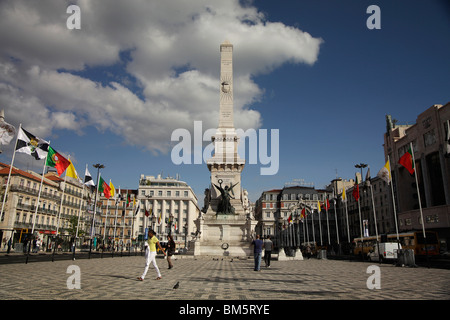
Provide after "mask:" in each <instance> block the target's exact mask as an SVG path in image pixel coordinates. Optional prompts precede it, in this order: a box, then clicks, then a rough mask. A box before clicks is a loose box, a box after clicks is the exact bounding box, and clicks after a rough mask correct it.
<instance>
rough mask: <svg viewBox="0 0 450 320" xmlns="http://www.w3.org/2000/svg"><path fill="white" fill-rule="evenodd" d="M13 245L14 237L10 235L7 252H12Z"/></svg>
mask: <svg viewBox="0 0 450 320" xmlns="http://www.w3.org/2000/svg"><path fill="white" fill-rule="evenodd" d="M11 245H12V237H10V238H9V240H8V250H7V251H6V253H10V252H11Z"/></svg>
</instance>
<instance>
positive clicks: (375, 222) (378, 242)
mask: <svg viewBox="0 0 450 320" xmlns="http://www.w3.org/2000/svg"><path fill="white" fill-rule="evenodd" d="M370 193H371V195H372V208H373V221H374V225H375V235H376V237H377V247H378V254H380V241H379V239H378V227H377V215H376V211H375V202H374V200H373V187H372V184H370ZM379 260H380V263H381V259H379Z"/></svg>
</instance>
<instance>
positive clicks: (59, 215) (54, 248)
mask: <svg viewBox="0 0 450 320" xmlns="http://www.w3.org/2000/svg"><path fill="white" fill-rule="evenodd" d="M49 145H50V143H49ZM67 160H69V162H70V155H69V156H68V159H67ZM66 181H67V172H66V174H65V175H64V187H63V192H62V195H61V204H60V205H59V212H58V219H57V222H56V239H55V244H56V240H57V239H58V232H59V220H60V217H61V211H62V209H63V199H64V194H65V192H66ZM55 251H56V246H54V247H53V254H52V262H54V261H55V259H54V258H55Z"/></svg>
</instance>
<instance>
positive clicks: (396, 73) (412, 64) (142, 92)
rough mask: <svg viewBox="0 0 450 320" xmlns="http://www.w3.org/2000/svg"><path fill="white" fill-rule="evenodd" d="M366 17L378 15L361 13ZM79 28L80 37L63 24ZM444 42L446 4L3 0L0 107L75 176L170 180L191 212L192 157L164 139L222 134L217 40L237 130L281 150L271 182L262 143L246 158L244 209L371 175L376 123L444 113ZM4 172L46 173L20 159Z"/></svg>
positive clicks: (126, 181)
mask: <svg viewBox="0 0 450 320" xmlns="http://www.w3.org/2000/svg"><path fill="white" fill-rule="evenodd" d="M70 5H77V6H78V8H79V9H80V11H79V16H77V13H75V12H74V11H69V12H67V9H68V7H69V6H70ZM371 5H376V6H378V8H379V11H378V12H374V11H371V10H370V11H369V13H368V12H367V9H368V7H369V6H371ZM77 17H79V18H80V19H79V27H80V28H79V29H76V28H69V27H68V21H69V22H74V21H75V22H76V21H77V20H74V19H75V18H77ZM374 19H375V20H374ZM368 20H369V24H370V23H375V22H378V23H379V26H380V28H379V29H370V28H368V26H367V22H368ZM69 25H70V24H69ZM449 39H450V5H449V3H448V2H447V1H444V0H442V1H440V0H430V1H411V0H408V1H405V0H397V1H378V0H373V1H364V0H339V1H335V0H316V1H302V0H298V1H292V0H279V1H271V0H254V1H248V0H246V1H237V0H230V1H223V0H222V1H216V0H190V1H185V0H167V1H157V0H132V1H128V0H114V1H98V0H91V1H89V0H80V1H76V0H72V1H58V0H54V1H47V0H43V1H31V0H4V1H1V2H0V109H4V112H5V121H6V122H8V123H10V124H12V125H14V126H15V127H16V128H18V127H19V124H22V126H23V128H25V129H26V130H27V131H29V132H31V133H32V134H34V135H36V136H38V137H40V138H42V139H45V140H47V141H50V144H51V146H52V147H53V148H54V149H55V150H57V151H58V152H60V153H62V154H64V155H66V156H67V157H69V156H70V159H71V160H72V161H73V163H74V165H75V168H76V169H77V171H78V173H79V174H80V175H81V176H82V177H83V176H84V171H85V167H86V166H87V167H88V170H89V171H90V173H91V175H92V176H93V177H95V176H96V173H97V172H96V169H95V168H94V167H93V164H96V163H101V164H103V165H104V166H105V168H104V169H102V170H101V174H102V177H103V178H104V179H105V180H106V181H109V179H111V181H112V182H113V184H114V185H115V187H116V188H118V187H121V188H133V189H137V188H138V182H139V178H140V176H141V174H144V175H146V176H149V175H153V176H156V175H158V174H161V175H162V176H163V177H167V176H170V177H176V176H179V177H180V179H181V180H182V181H185V182H187V183H188V184H189V185H190V186H191V187H192V188H193V190H194V192H195V193H196V195H197V197H198V200H199V205H200V206H201V205H202V203H203V192H204V189H205V188H208V187H209V184H210V173H209V171H208V168H207V166H206V163H205V161H202V163H199V164H194V163H192V162H194V157H193V155H191V159H192V161H191V164H179V165H177V164H175V163H174V161H173V159H174V158H173V156H172V150H173V149H174V147H175V146H176V145H178V144H179V141H178V140H176V141H172V140H173V139H172V138H171V137H172V133H173V132H174V131H175V130H177V129H186V130H189V132H191V133H192V138H193V137H194V135H193V128H194V122H197V121H201V124H202V130H203V132H205V131H206V130H207V129H211V128H216V127H217V126H218V117H219V87H220V86H219V73H220V51H219V47H220V44H221V43H222V42H224V41H225V40H228V41H230V42H231V43H232V44H233V72H234V79H233V80H234V123H235V127H236V128H239V129H242V130H244V131H245V130H249V129H250V130H256V131H255V132H257V133H258V134H257V138H258V141H259V142H260V143H262V144H263V145H267V146H268V150H269V154H268V155H270V151H271V150H272V147H271V143H275V144H276V145H277V146H278V153H277V152H275V151H276V150H277V148H274V149H273V150H274V155H271V160H272V162H271V163H270V165H273V166H274V167H273V168H274V169H275V168H276V169H278V170H276V171H275V172H276V173H275V174H270V175H262V174H261V168H264V167H266V168H267V167H269V163H267V159H265V158H264V157H263V156H264V155H265V153H264V152H263V151H264V148H261V145H259V146H258V149H257V150H258V151H257V152H258V155H257V161H256V163H249V162H250V161H249V152H247V153H246V161H247V164H246V166H245V167H244V170H243V172H242V187H243V188H244V189H246V190H248V192H249V195H250V200H251V201H253V202H254V201H256V200H257V199H258V197H259V196H260V195H261V193H262V192H263V191H265V190H271V189H276V188H283V187H284V186H285V185H292V184H296V183H302V184H304V185H314V186H315V187H316V188H324V187H325V186H326V185H327V184H329V183H330V181H331V180H333V179H335V178H336V177H340V178H343V179H351V178H353V177H354V176H355V172H356V171H357V170H359V169H356V168H355V167H354V165H355V164H358V163H366V164H368V165H369V167H370V169H371V175H372V176H375V175H376V173H377V172H378V170H380V169H381V168H382V167H383V166H384V162H385V158H384V152H383V134H384V132H385V131H386V121H385V116H386V115H387V114H390V115H392V117H393V118H394V119H397V120H398V123H399V124H413V123H415V121H416V118H417V116H418V115H419V114H420V113H421V112H423V111H425V110H426V109H428V108H429V107H431V106H432V105H434V104H442V105H443V104H446V103H448V102H449V101H450V94H449V93H450V77H449V76H448V75H449V72H450V59H449V55H448V53H449V52H450V41H449ZM260 130H262V131H260ZM264 130H266V132H267V138H268V140H267V141H266V140H265V139H264V138H265V137H264V135H262V132H263V131H264ZM273 130H278V140H277V139H276V138H277V136H276V135H275V134H272V133H273V132H274V131H273ZM271 138H273V141H272V140H271ZM14 141H15V140H13V142H11V143H10V144H9V145H6V146H5V145H3V146H1V148H2V151H3V152H2V153H1V154H0V161H1V162H3V163H7V164H9V163H10V162H11V158H12V155H13V148H14ZM247 142H248V141H247ZM265 142H267V143H266V144H264V143H265ZM209 143H210V142H209V141H205V142H203V147H206V146H207V145H208V144H209ZM192 144H194V142H193V141H192ZM247 151H248V150H247ZM276 159H278V165H276ZM14 165H15V166H18V167H20V168H22V169H25V170H26V169H29V170H34V171H36V172H42V168H43V162H42V161H36V160H34V159H33V158H31V157H30V156H28V155H26V154H19V153H17V154H16V158H15V163H14ZM363 174H364V175H365V171H364V173H363Z"/></svg>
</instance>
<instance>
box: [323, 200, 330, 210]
mask: <svg viewBox="0 0 450 320" xmlns="http://www.w3.org/2000/svg"><path fill="white" fill-rule="evenodd" d="M323 207H324V208H325V210H328V209H330V201H328V198H327V200H326V201H324V202H323Z"/></svg>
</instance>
